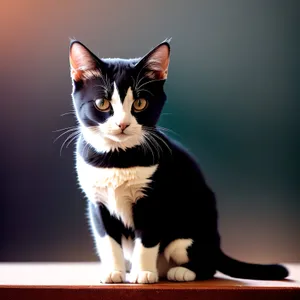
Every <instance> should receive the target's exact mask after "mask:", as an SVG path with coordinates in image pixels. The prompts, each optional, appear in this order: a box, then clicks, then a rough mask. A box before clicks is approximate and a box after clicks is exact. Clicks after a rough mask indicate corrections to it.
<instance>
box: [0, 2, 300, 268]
mask: <svg viewBox="0 0 300 300" xmlns="http://www.w3.org/2000/svg"><path fill="white" fill-rule="evenodd" d="M299 11H300V2H299V1H288V0H285V1H276V0H272V1H271V0H270V1H266V0H264V1H262V0H256V1H253V0H252V1H240V0H232V1H231V0H226V1H221V0H220V1H212V0H207V1H200V0H197V1H174V0H169V1H154V0H152V1H137V0H136V1H113V0H110V1H76V0H73V1H50V0H45V1H40V0H36V1H34V0H32V1H30V0H24V1H21V0H20V1H12V0H11V1H5V0H4V1H3V0H2V1H1V10H0V25H1V26H0V37H1V40H0V43H1V44H0V45H1V47H0V66H1V71H0V85H1V86H0V87H1V93H0V95H1V118H0V122H1V126H0V134H1V147H0V151H1V152H0V160H1V169H0V175H1V192H2V193H1V200H0V259H1V260H2V261H93V260H96V259H97V258H96V256H95V253H94V249H93V243H92V239H91V238H90V235H89V232H88V228H87V222H86V219H85V200H84V199H83V196H82V194H81V193H80V191H79V189H78V187H77V183H76V176H75V170H74V165H73V145H72V146H70V147H69V148H67V149H64V150H63V152H62V155H61V156H60V153H59V152H60V151H59V150H60V145H61V144H62V142H63V139H62V140H59V142H57V143H54V144H53V140H54V139H55V137H56V136H58V134H57V133H53V131H54V130H56V129H59V128H64V127H67V126H71V125H74V124H75V121H74V118H73V116H72V115H66V116H63V117H60V115H61V114H63V113H66V112H68V111H70V110H71V109H72V106H71V96H70V94H71V81H70V77H69V65H68V46H69V37H75V38H77V39H79V40H81V41H82V42H83V43H85V44H86V45H87V46H88V47H89V48H90V49H91V50H92V51H94V52H95V53H96V54H98V55H100V57H136V56H141V55H144V54H145V53H146V52H148V51H149V50H150V49H151V48H152V47H154V46H155V45H156V44H158V43H159V42H161V41H162V40H163V39H165V38H166V37H173V40H172V56H171V66H170V70H169V80H168V82H167V84H166V92H167V94H168V99H169V102H168V103H167V105H166V107H165V110H164V112H165V114H164V115H163V116H162V118H161V121H160V125H162V126H165V127H168V128H171V129H172V130H174V131H175V132H176V133H177V134H178V136H177V137H178V139H179V140H180V141H181V142H183V143H184V144H185V145H186V146H187V147H188V148H189V149H190V151H192V152H193V153H194V154H195V155H196V156H197V158H198V159H199V162H200V163H201V166H202V169H203V171H204V173H205V174H206V178H207V180H208V182H209V184H210V185H211V186H212V187H213V189H214V191H215V192H216V194H217V197H218V207H219V212H220V231H221V234H222V236H223V248H224V250H225V251H226V252H227V253H228V254H231V255H234V256H235V257H237V258H239V259H244V260H248V261H257V262H273V261H281V262H297V261H298V262H299V261H300V240H299V228H300V226H299V225H300V218H299V215H300V203H299V201H298V198H299V196H298V195H299V190H300V188H299V187H300V186H299V182H300V181H299V150H300V147H299V117H298V114H299V113H298V109H299V67H300V64H299V57H300V55H299V53H300V51H299V50H300V47H299V25H300V16H299Z"/></svg>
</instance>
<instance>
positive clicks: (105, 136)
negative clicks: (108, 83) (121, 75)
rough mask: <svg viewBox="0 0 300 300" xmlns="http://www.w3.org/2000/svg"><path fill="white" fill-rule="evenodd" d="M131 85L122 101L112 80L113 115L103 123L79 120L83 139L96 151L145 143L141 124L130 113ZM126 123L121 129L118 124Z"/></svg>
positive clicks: (131, 101)
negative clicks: (88, 124)
mask: <svg viewBox="0 0 300 300" xmlns="http://www.w3.org/2000/svg"><path fill="white" fill-rule="evenodd" d="M134 100H135V99H134V98H133V93H132V89H131V87H129V88H128V90H127V93H126V96H125V99H124V101H123V103H122V101H121V98H120V95H119V93H118V88H117V85H116V83H115V82H114V91H113V95H112V99H111V105H112V108H113V111H114V113H113V115H112V116H111V117H109V118H108V119H107V120H106V122H105V123H103V124H99V125H98V126H89V127H87V126H85V125H84V124H82V122H80V118H79V117H78V118H77V119H78V120H79V122H80V130H81V132H82V134H83V136H84V139H85V140H86V141H87V142H88V143H89V144H90V145H92V146H93V147H94V148H95V149H96V150H97V151H98V152H109V151H115V150H118V149H123V150H125V149H127V148H132V147H134V146H136V145H140V144H143V143H145V138H144V133H143V130H142V126H141V125H140V124H138V123H137V121H136V119H135V117H134V116H133V115H132V114H131V107H132V103H133V102H134ZM120 123H126V124H128V125H129V126H128V127H127V128H126V129H125V130H124V131H123V134H121V133H122V130H121V129H120V127H119V126H118V124H120Z"/></svg>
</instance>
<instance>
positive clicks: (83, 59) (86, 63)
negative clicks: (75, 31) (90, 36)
mask: <svg viewBox="0 0 300 300" xmlns="http://www.w3.org/2000/svg"><path fill="white" fill-rule="evenodd" d="M69 59H70V68H71V77H72V79H73V80H74V81H75V82H79V81H82V80H84V79H88V78H90V77H100V76H101V71H100V68H101V66H100V63H101V61H100V59H98V58H97V57H96V56H95V55H94V54H93V53H92V52H91V51H90V50H89V49H88V48H87V47H85V46H84V45H83V44H82V43H80V42H79V41H76V40H73V41H71V44H70V57H69Z"/></svg>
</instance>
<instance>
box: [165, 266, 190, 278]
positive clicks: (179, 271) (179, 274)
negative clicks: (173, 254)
mask: <svg viewBox="0 0 300 300" xmlns="http://www.w3.org/2000/svg"><path fill="white" fill-rule="evenodd" d="M167 278H168V280H171V281H193V280H195V278H196V273H195V272H193V271H191V270H189V269H187V268H184V267H174V268H171V269H170V270H169V271H168V273H167Z"/></svg>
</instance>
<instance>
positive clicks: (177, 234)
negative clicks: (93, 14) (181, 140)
mask: <svg viewBox="0 0 300 300" xmlns="http://www.w3.org/2000/svg"><path fill="white" fill-rule="evenodd" d="M165 43H166V44H168V43H167V42H165ZM71 45H72V44H71ZM95 60H97V62H98V66H99V68H101V72H102V74H103V75H104V76H103V77H102V78H93V79H90V80H86V81H84V82H76V83H74V94H73V96H74V104H75V108H76V110H77V113H78V115H79V118H80V119H81V121H82V122H83V123H84V124H85V125H86V126H92V125H95V124H97V123H103V122H104V121H105V120H106V118H108V117H109V116H110V115H111V114H112V113H113V112H112V111H110V112H106V113H103V112H99V111H98V110H97V109H95V107H94V104H93V101H92V100H93V99H96V98H101V97H105V98H106V99H110V98H111V91H112V90H113V86H112V83H113V82H116V84H117V86H118V89H119V94H120V96H121V99H122V100H123V99H124V97H125V94H126V91H127V89H128V87H129V86H131V87H132V88H133V91H134V96H135V98H137V97H143V98H145V99H147V100H148V101H149V106H148V107H147V109H146V110H145V111H143V112H141V113H134V112H132V113H133V114H135V116H136V118H137V120H138V122H139V123H140V124H143V125H145V126H148V127H151V128H152V130H155V132H156V133H155V134H156V136H154V137H156V142H157V143H158V144H159V147H160V148H161V151H159V152H158V151H156V150H154V149H153V151H150V150H149V149H148V150H147V151H145V149H144V148H143V147H142V146H139V145H138V146H135V147H133V148H130V149H126V150H121V149H120V150H119V151H113V152H106V153H98V152H96V150H94V149H93V148H92V147H86V141H85V140H84V138H83V136H81V137H80V140H79V142H78V151H79V153H80V155H81V156H82V157H83V158H84V160H85V162H86V163H88V164H90V165H92V166H94V167H105V168H113V167H114V168H128V167H134V166H151V165H154V164H158V169H157V171H156V172H155V173H154V174H153V176H152V182H151V184H150V186H149V187H148V188H147V190H146V196H145V197H144V198H143V199H140V200H139V201H137V203H136V204H134V205H133V206H132V211H133V220H134V225H135V229H134V230H133V229H132V228H127V227H125V226H124V225H123V223H122V222H121V221H120V220H118V219H116V218H115V217H114V216H112V215H110V213H109V211H108V210H107V208H106V207H105V205H103V204H99V205H95V204H91V203H90V204H89V211H90V218H92V219H93V222H94V223H95V224H96V227H97V232H98V234H100V235H101V236H103V235H105V234H109V235H110V236H111V237H112V238H113V239H115V240H116V241H117V242H118V243H119V244H121V236H122V235H125V236H131V237H140V238H141V240H142V243H143V245H144V246H145V247H153V246H155V245H157V244H158V243H160V252H162V251H163V250H164V248H165V247H166V246H167V245H168V244H169V243H170V242H172V241H173V240H175V239H178V238H189V239H192V240H193V241H194V242H193V244H192V246H191V247H190V248H189V249H188V256H189V259H190V262H189V263H187V264H185V265H184V266H186V267H187V268H189V269H191V270H193V271H194V272H195V273H196V274H197V278H198V279H207V278H211V277H213V276H214V274H215V272H216V271H217V270H219V271H221V272H223V273H225V274H228V275H230V276H233V277H240V278H249V279H269V280H273V279H283V278H285V277H286V276H287V275H288V271H287V270H286V268H285V267H283V266H280V265H257V264H248V263H244V262H239V261H236V260H234V259H232V258H230V257H228V256H226V255H225V254H224V253H223V252H222V250H221V245H220V244H221V242H220V236H219V232H218V214H217V208H216V199H215V195H214V193H213V191H212V190H211V188H210V187H209V186H208V185H207V183H206V181H205V178H204V176H203V174H202V172H201V170H200V168H199V166H198V164H197V162H196V160H195V159H194V158H193V157H192V156H191V155H190V154H189V153H188V152H187V151H186V150H185V149H184V148H183V147H181V146H179V145H178V144H177V143H176V142H174V141H172V140H171V139H170V138H169V137H167V136H166V135H164V134H163V133H161V132H160V131H159V130H158V129H157V128H156V123H157V121H158V118H159V115H160V113H161V111H162V108H163V106H164V103H165V101H166V95H165V93H164V90H163V84H164V80H160V81H153V82H152V83H150V80H149V79H147V78H144V79H143V82H144V83H146V82H147V80H148V82H149V84H148V85H147V90H148V91H142V92H141V93H140V94H139V95H137V91H135V90H134V86H135V83H136V82H135V81H136V80H137V76H138V74H139V75H141V74H143V73H144V72H146V70H147V68H145V66H144V64H143V63H144V62H143V61H140V60H138V59H131V60H118V59H115V60H100V59H98V58H95ZM103 78H106V80H107V81H108V82H109V86H110V87H111V90H104V89H103V88H101V87H99V88H95V86H101V85H103V84H104V79H103Z"/></svg>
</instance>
